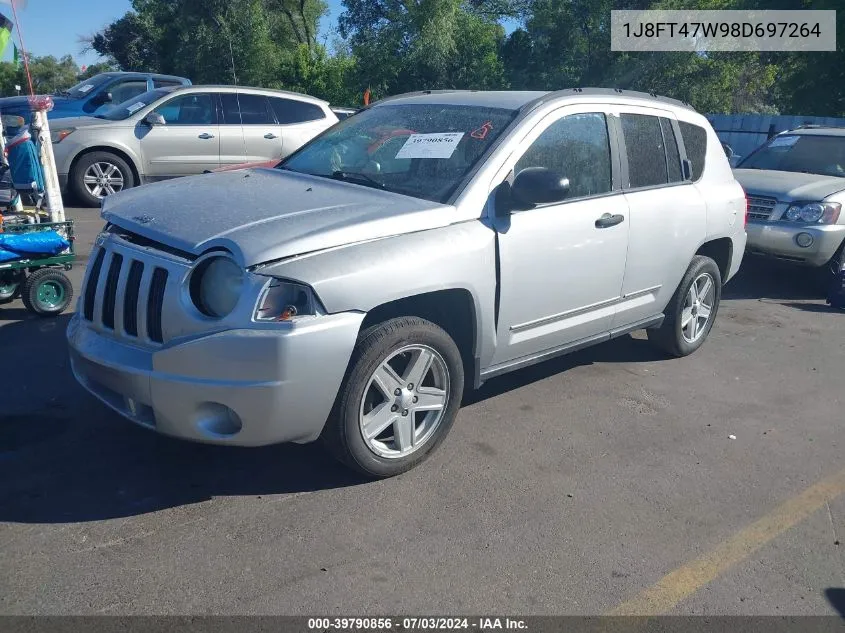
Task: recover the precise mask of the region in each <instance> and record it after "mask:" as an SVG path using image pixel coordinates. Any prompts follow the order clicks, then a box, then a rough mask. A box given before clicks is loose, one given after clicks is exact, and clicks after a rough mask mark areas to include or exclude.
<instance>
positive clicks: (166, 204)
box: [102, 169, 455, 267]
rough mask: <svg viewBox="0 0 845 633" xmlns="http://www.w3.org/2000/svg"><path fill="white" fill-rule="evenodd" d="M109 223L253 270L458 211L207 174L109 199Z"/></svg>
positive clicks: (381, 194) (339, 186) (310, 184)
mask: <svg viewBox="0 0 845 633" xmlns="http://www.w3.org/2000/svg"><path fill="white" fill-rule="evenodd" d="M102 215H103V219H104V220H106V221H107V222H111V223H113V224H116V225H117V226H119V227H122V228H124V229H126V230H128V231H131V232H133V233H136V234H138V235H141V236H142V237H145V238H148V239H151V240H154V241H156V242H160V243H163V244H165V245H167V246H170V247H171V248H175V249H178V250H180V251H183V252H187V253H190V254H192V255H194V256H198V255H201V254H202V253H204V252H206V251H208V250H211V249H216V248H223V249H226V250H228V251H230V252H231V253H232V254H233V255H234V256H235V257H236V259H238V260H239V261H240V263H241V264H242V265H243V266H245V267H250V266H255V265H258V264H263V263H266V262H269V261H275V260H279V259H283V258H286V257H291V256H293V255H301V254H303V253H308V252H313V251H318V250H323V249H326V248H333V247H336V246H343V245H345V244H352V243H355V242H362V241H366V240H372V239H378V238H383V237H389V236H391V235H399V234H402V233H411V232H414V231H423V230H426V229H432V228H437V227H441V226H446V225H448V224H450V223H451V222H452V221H453V220H454V218H455V213H454V207H451V206H447V205H442V204H437V203H435V202H429V201H426V200H421V199H418V198H412V197H409V196H404V195H401V194H396V193H391V192H387V191H381V190H378V189H371V188H368V187H364V186H362V185H356V184H352V183H347V182H340V181H335V180H330V179H328V178H320V177H317V176H308V175H305V174H295V173H292V172H289V171H282V170H278V169H247V170H242V171H229V172H221V173H211V174H204V175H201V176H191V177H187V178H179V179H174V180H168V181H165V182H161V183H156V184H151V185H145V186H143V187H139V188H136V189H129V190H127V191H124V192H121V193H118V194H115V195H112V196H108V197H107V198H105V199H104V201H103V211H102Z"/></svg>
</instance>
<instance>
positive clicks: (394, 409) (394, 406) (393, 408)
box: [390, 404, 399, 411]
mask: <svg viewBox="0 0 845 633" xmlns="http://www.w3.org/2000/svg"><path fill="white" fill-rule="evenodd" d="M398 408H399V407H397V406H396V405H395V404H394V405H393V406H392V407H390V410H391V411H396V410H397V409H398Z"/></svg>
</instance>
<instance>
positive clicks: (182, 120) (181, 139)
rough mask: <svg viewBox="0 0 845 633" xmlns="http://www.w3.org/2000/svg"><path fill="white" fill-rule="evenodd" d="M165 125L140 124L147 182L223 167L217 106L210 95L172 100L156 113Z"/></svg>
mask: <svg viewBox="0 0 845 633" xmlns="http://www.w3.org/2000/svg"><path fill="white" fill-rule="evenodd" d="M154 111H155V112H158V113H159V114H160V115H162V116H163V117H164V120H165V125H154V126H152V127H149V126H145V125H139V127H138V130H139V133H140V134H141V139H140V145H141V156H142V158H143V161H144V173H145V175H146V179H147V180H163V179H165V178H174V177H176V176H189V175H192V174H201V173H202V172H204V171H206V170H212V169H217V167H219V166H220V140H219V138H218V137H219V130H218V128H219V126H218V123H217V104H216V101H215V98H214V95H213V94H211V93H207V92H189V93H187V94H179V95H176V96H175V97H172V98H170V99H168V100H167V101H165V102H164V103H162V104H161V105H159V106H158V107H157V108H155V110H154Z"/></svg>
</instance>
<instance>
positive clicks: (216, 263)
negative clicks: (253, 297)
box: [190, 256, 245, 319]
mask: <svg viewBox="0 0 845 633" xmlns="http://www.w3.org/2000/svg"><path fill="white" fill-rule="evenodd" d="M244 282H245V273H244V270H243V269H242V268H241V267H240V266H238V265H237V264H236V263H235V262H234V261H233V260H232V259H230V258H228V257H224V256H219V257H209V258H208V259H206V260H204V261H203V262H202V263H201V264H200V265H199V266H197V268H196V269H195V270H194V272H193V273H192V274H191V281H190V289H191V300H192V301H193V302H194V305H195V306H196V307H197V310H199V311H200V312H202V313H203V314H204V315H206V316H210V317H213V318H216V319H222V318H223V317H225V316H226V315H227V314H229V313H230V312H231V311H232V310H234V309H235V306H236V305H237V303H238V300H239V299H240V298H241V293H242V292H243V287H244Z"/></svg>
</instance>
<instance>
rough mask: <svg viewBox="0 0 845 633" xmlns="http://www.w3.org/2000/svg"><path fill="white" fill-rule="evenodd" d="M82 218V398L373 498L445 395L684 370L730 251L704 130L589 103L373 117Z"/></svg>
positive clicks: (728, 177) (730, 184)
mask: <svg viewBox="0 0 845 633" xmlns="http://www.w3.org/2000/svg"><path fill="white" fill-rule="evenodd" d="M232 201H238V202H240V203H242V204H240V205H239V204H235V205H233V204H232ZM103 217H104V219H105V220H106V221H107V225H106V227H105V229H104V230H103V232H102V234H101V235H100V237H99V239H98V240H97V242H96V246H95V248H94V249H93V252H92V253H91V259H90V263H89V265H88V271H87V277H86V281H85V285H84V287H83V289H82V293H81V299H80V303H79V306H78V311H77V314H76V315H75V316H74V318H73V320H72V321H71V324H70V327H69V329H68V338H69V341H70V351H71V360H72V366H73V371H74V374H75V375H76V377H77V378H78V380H79V381H80V382H81V383H82V384H83V385H84V386H85V387H86V388H87V389H88V390H89V391H91V393H93V394H94V395H96V396H97V397H99V398H100V399H101V400H102V401H103V402H104V403H106V404H107V405H109V406H110V407H112V408H113V409H114V410H115V411H117V412H118V413H120V414H121V415H123V416H125V417H127V418H129V419H130V420H132V421H134V422H136V423H138V424H140V425H143V426H146V427H148V428H150V429H154V430H156V431H159V432H161V433H165V434H167V435H172V436H176V437H181V438H185V439H189V440H195V441H200V442H213V443H219V444H231V445H242V446H256V445H262V444H270V443H275V442H310V441H313V440H316V439H318V438H322V439H323V440H324V441H325V443H326V445H327V446H328V447H329V449H331V451H332V452H333V453H334V454H335V455H336V456H338V457H339V458H340V459H341V460H342V461H344V462H345V463H347V464H348V465H350V466H352V467H354V468H356V469H358V470H360V471H363V472H365V473H367V474H370V475H374V476H389V475H394V474H397V473H399V472H402V471H404V470H407V469H409V468H411V467H412V466H414V465H415V464H417V463H419V462H420V461H421V460H423V459H424V458H425V457H426V456H427V455H428V454H430V453H431V451H432V450H433V449H434V448H435V447H436V446H437V445H438V444H439V443H440V442H441V441H442V440H443V438H444V437H445V436H446V434H447V433H448V431H449V428H450V427H451V425H452V423H453V421H454V419H455V416H456V414H457V412H458V407H459V405H460V402H461V396H462V393H463V391H464V387H465V385H467V386H476V387H477V386H479V385H481V383H482V382H484V381H485V380H488V379H490V378H493V377H494V376H498V375H500V374H503V373H505V372H509V371H513V370H516V369H519V368H521V367H525V366H527V365H531V364H532V363H537V362H540V361H543V360H545V359H548V358H552V357H554V356H557V355H560V354H565V353H567V352H571V351H573V350H577V349H581V348H583V347H585V346H588V345H592V344H595V343H601V342H603V341H607V340H609V339H611V338H614V337H617V336H621V335H623V334H626V333H628V332H631V331H633V330H638V329H643V328H646V329H648V336H649V338H650V339H651V340H652V341H653V342H654V343H655V344H656V345H658V346H659V347H660V348H662V349H663V350H665V351H666V352H667V353H669V354H670V355H673V356H685V355H687V354H690V353H692V352H693V351H695V350H696V349H697V348H698V347H699V346H700V345H701V344H702V343H703V342H704V340H705V339H706V337H707V335H708V333H709V332H710V329H711V328H712V326H713V322H714V319H715V318H716V312H717V310H718V308H719V300H720V296H721V290H722V284H723V283H724V282H725V281H727V280H728V279H730V278H731V277H732V276H733V275H734V274H735V273H736V272H737V270H738V269H739V266H740V262H741V259H742V255H743V251H744V249H745V229H744V217H745V197H744V193H743V191H742V188H741V187H740V186H739V184H738V183H737V182H736V181H735V180H734V178H733V175H732V172H731V169H730V166H729V165H728V161H727V159H726V157H725V153H724V152H723V151H722V147H721V145H720V143H719V140H718V138H717V137H716V134H715V132H714V131H713V129H712V128H711V127H710V125H709V124H708V122H707V120H706V119H705V118H704V117H702V116H700V115H699V114H697V113H696V112H694V111H693V110H692V109H691V108H690V107H688V106H686V105H685V104H682V103H680V102H677V101H672V100H669V99H663V98H659V97H653V96H649V95H644V94H639V93H626V92H620V91H614V90H603V89H579V90H566V91H561V92H552V93H539V92H487V93H485V92H440V93H435V92H425V93H421V94H414V95H407V96H402V97H399V98H392V99H389V100H385V101H381V102H379V103H376V104H374V105H373V106H371V107H369V108H367V109H365V110H363V111H362V112H360V113H358V114H356V115H355V116H353V117H350V118H348V119H346V120H345V121H343V122H341V123H340V124H338V125H337V126H335V127H334V128H332V129H331V130H329V131H327V132H325V133H324V134H322V135H321V136H319V137H318V138H316V139H315V140H313V141H311V142H310V143H309V144H307V145H306V146H304V147H303V148H301V149H300V150H299V151H297V152H295V153H294V154H293V155H292V156H290V157H288V158H287V159H286V160H285V161H283V162H282V164H281V165H280V166H279V167H278V168H275V169H251V170H249V169H248V170H243V171H229V172H223V173H217V174H209V175H206V176H198V177H195V178H189V179H184V180H180V181H171V182H167V183H160V184H156V185H152V186H150V187H145V188H143V189H139V190H135V191H129V192H124V193H121V194H119V195H116V196H110V197H108V198H106V200H105V201H104V203H103Z"/></svg>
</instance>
